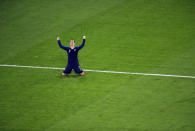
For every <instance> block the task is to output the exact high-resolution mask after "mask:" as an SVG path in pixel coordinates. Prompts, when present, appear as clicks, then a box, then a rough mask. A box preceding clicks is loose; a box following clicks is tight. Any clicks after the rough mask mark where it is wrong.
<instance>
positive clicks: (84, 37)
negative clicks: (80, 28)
mask: <svg viewBox="0 0 195 131" xmlns="http://www.w3.org/2000/svg"><path fill="white" fill-rule="evenodd" d="M85 41H86V36H83V43H82V44H81V45H80V46H78V47H77V48H78V49H79V50H80V49H82V48H83V47H84V45H85Z"/></svg>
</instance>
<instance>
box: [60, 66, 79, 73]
mask: <svg viewBox="0 0 195 131" xmlns="http://www.w3.org/2000/svg"><path fill="white" fill-rule="evenodd" d="M72 69H73V70H74V72H75V73H77V74H80V73H82V72H83V70H82V69H81V67H80V66H79V65H77V66H70V65H67V66H66V68H65V70H64V71H63V72H64V73H66V74H70V73H71V71H72Z"/></svg>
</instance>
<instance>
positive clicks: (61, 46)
mask: <svg viewBox="0 0 195 131" xmlns="http://www.w3.org/2000/svg"><path fill="white" fill-rule="evenodd" d="M58 45H59V46H60V48H62V49H64V50H66V51H68V49H69V47H65V46H63V45H62V44H61V42H60V40H58Z"/></svg>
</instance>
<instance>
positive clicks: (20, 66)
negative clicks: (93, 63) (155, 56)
mask: <svg viewBox="0 0 195 131" xmlns="http://www.w3.org/2000/svg"><path fill="white" fill-rule="evenodd" d="M0 66H4V67H18V68H38V69H52V70H63V69H64V68H58V67H40V66H23V65H6V64H0ZM84 71H91V72H102V73H112V74H130V75H145V76H166V77H182V78H192V79H195V76H183V75H168V74H151V73H136V72H118V71H102V70H87V69H85V70H84Z"/></svg>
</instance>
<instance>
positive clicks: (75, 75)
mask: <svg viewBox="0 0 195 131" xmlns="http://www.w3.org/2000/svg"><path fill="white" fill-rule="evenodd" d="M58 77H59V78H62V79H65V78H76V77H85V76H81V75H77V74H71V75H67V76H61V75H60V76H58Z"/></svg>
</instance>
